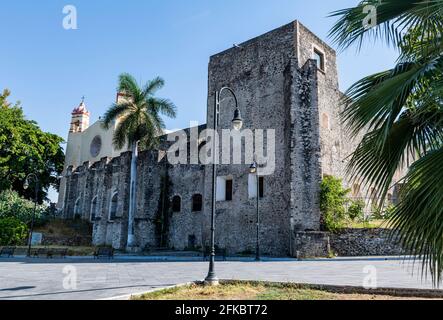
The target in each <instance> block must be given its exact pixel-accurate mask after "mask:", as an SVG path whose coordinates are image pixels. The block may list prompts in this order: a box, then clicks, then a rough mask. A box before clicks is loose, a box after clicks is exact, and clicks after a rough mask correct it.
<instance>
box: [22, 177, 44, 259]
mask: <svg viewBox="0 0 443 320" xmlns="http://www.w3.org/2000/svg"><path fill="white" fill-rule="evenodd" d="M31 180H34V187H35V196H34V211H33V212H32V219H31V228H30V229H29V238H28V254H27V256H28V257H30V256H31V246H32V234H33V232H34V222H35V211H36V209H37V203H38V191H39V188H40V186H39V185H40V181H39V179H38V177H37V175H36V174H35V173H30V174H28V175H27V176H26V179H25V184H24V185H23V188H24V189H25V190H26V189H28V188H29V182H30V181H31Z"/></svg>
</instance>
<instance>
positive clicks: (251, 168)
mask: <svg viewBox="0 0 443 320" xmlns="http://www.w3.org/2000/svg"><path fill="white" fill-rule="evenodd" d="M249 173H252V174H254V173H257V163H255V162H254V163H253V164H251V166H250V167H249Z"/></svg>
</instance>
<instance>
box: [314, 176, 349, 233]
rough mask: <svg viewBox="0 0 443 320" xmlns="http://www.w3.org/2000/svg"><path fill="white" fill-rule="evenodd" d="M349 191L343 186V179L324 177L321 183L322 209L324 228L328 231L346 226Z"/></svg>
mask: <svg viewBox="0 0 443 320" xmlns="http://www.w3.org/2000/svg"><path fill="white" fill-rule="evenodd" d="M349 191H350V190H347V189H344V188H343V184H342V180H341V179H338V178H334V177H331V176H327V177H325V178H323V181H322V182H321V185H320V211H321V213H322V220H323V223H322V224H323V228H324V229H326V230H327V231H331V232H335V231H337V230H339V229H342V228H344V227H345V221H346V204H347V203H348V201H349V200H348V198H347V194H348V193H349Z"/></svg>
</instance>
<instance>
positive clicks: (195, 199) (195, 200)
mask: <svg viewBox="0 0 443 320" xmlns="http://www.w3.org/2000/svg"><path fill="white" fill-rule="evenodd" d="M202 208H203V197H202V195H201V194H194V195H193V196H192V211H193V212H200V211H202Z"/></svg>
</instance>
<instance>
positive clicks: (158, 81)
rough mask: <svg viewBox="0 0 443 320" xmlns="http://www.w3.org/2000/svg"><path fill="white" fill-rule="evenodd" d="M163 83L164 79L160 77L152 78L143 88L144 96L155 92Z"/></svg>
mask: <svg viewBox="0 0 443 320" xmlns="http://www.w3.org/2000/svg"><path fill="white" fill-rule="evenodd" d="M164 85H165V80H163V79H162V78H160V77H157V78H154V79H152V80H151V81H149V82H148V83H147V84H146V85H145V87H144V88H143V93H144V96H145V98H147V97H149V96H152V95H153V94H155V93H156V92H157V91H158V90H160V89H161V88H163V86H164Z"/></svg>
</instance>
